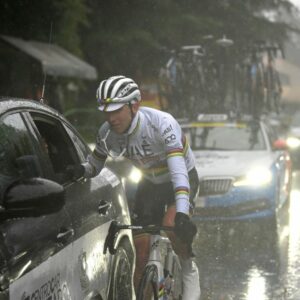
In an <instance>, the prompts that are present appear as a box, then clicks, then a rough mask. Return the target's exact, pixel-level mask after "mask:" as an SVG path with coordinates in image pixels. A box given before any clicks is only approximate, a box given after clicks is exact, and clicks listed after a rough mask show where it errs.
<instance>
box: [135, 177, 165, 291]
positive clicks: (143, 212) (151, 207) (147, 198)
mask: <svg viewBox="0 0 300 300" xmlns="http://www.w3.org/2000/svg"><path fill="white" fill-rule="evenodd" d="M161 186H162V185H155V184H153V183H152V182H150V181H149V180H147V179H145V178H144V179H143V180H142V181H141V182H140V183H139V186H138V190H137V193H136V197H135V198H136V200H135V204H134V209H133V216H132V222H133V224H134V225H159V224H161V220H162V218H163V215H164V204H163V203H161V201H159V199H158V198H157V197H158V195H159V194H160V190H161ZM134 243H135V249H136V267H135V273H134V286H135V290H136V291H137V289H138V286H139V283H140V280H141V277H142V275H143V271H144V268H145V266H146V264H147V262H148V258H149V252H150V250H149V249H150V234H148V233H146V232H144V231H136V232H134Z"/></svg>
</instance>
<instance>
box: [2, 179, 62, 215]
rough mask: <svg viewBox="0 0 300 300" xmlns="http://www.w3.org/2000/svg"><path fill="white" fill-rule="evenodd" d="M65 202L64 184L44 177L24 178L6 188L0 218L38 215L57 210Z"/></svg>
mask: <svg viewBox="0 0 300 300" xmlns="http://www.w3.org/2000/svg"><path fill="white" fill-rule="evenodd" d="M64 204H65V197H64V188H63V186H62V185H60V184H58V183H56V182H54V181H51V180H48V179H44V178H30V179H22V180H19V181H17V182H14V183H13V184H12V185H10V186H9V187H8V189H7V190H6V192H5V194H4V199H3V200H2V210H1V211H0V218H1V219H9V218H15V217H38V216H42V215H46V214H51V213H54V212H57V211H59V210H60V209H61V208H62V207H63V206H64Z"/></svg>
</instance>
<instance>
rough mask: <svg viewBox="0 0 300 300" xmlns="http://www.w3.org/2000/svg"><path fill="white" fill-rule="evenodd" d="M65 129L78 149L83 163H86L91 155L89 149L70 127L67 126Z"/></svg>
mask: <svg viewBox="0 0 300 300" xmlns="http://www.w3.org/2000/svg"><path fill="white" fill-rule="evenodd" d="M65 128H66V130H67V132H68V134H69V136H70V137H71V139H72V141H73V143H74V145H75V147H76V149H77V152H78V154H79V157H80V159H81V161H82V162H83V161H85V160H86V158H87V155H88V154H89V153H90V150H89V148H88V147H87V146H86V145H85V144H84V142H83V141H82V140H81V138H80V137H79V136H78V135H77V134H76V133H75V132H74V131H73V130H71V129H70V128H69V127H68V126H65Z"/></svg>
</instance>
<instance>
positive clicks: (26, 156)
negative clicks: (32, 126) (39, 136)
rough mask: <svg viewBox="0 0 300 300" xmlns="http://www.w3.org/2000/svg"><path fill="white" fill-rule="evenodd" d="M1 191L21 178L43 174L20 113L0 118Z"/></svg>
mask: <svg viewBox="0 0 300 300" xmlns="http://www.w3.org/2000/svg"><path fill="white" fill-rule="evenodd" d="M0 141H1V142H0V175H1V176H0V193H1V197H3V193H4V191H5V189H6V188H7V187H8V185H9V184H11V183H12V182H14V181H16V180H18V179H21V178H30V177H38V176H41V172H42V171H41V170H42V169H41V165H40V162H39V158H38V156H37V155H36V154H35V151H34V147H33V144H32V141H31V139H30V136H29V133H28V130H27V128H26V126H25V123H24V121H23V119H22V117H21V115H20V114H17V113H16V114H11V115H8V116H5V117H3V118H2V119H1V120H0Z"/></svg>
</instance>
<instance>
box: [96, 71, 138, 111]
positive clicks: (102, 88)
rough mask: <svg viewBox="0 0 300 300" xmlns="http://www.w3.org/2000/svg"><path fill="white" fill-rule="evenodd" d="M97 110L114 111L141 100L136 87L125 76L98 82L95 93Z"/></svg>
mask: <svg viewBox="0 0 300 300" xmlns="http://www.w3.org/2000/svg"><path fill="white" fill-rule="evenodd" d="M96 98H97V102H98V103H99V107H98V109H99V110H101V111H114V110H117V109H119V108H121V107H122V106H123V105H125V104H128V103H134V102H138V101H140V100H141V92H140V90H139V88H138V85H137V84H136V83H135V82H134V81H133V80H132V79H131V78H127V77H125V76H122V75H120V76H113V77H109V78H108V79H105V80H103V81H101V82H100V85H99V87H98V89H97V93H96Z"/></svg>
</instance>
